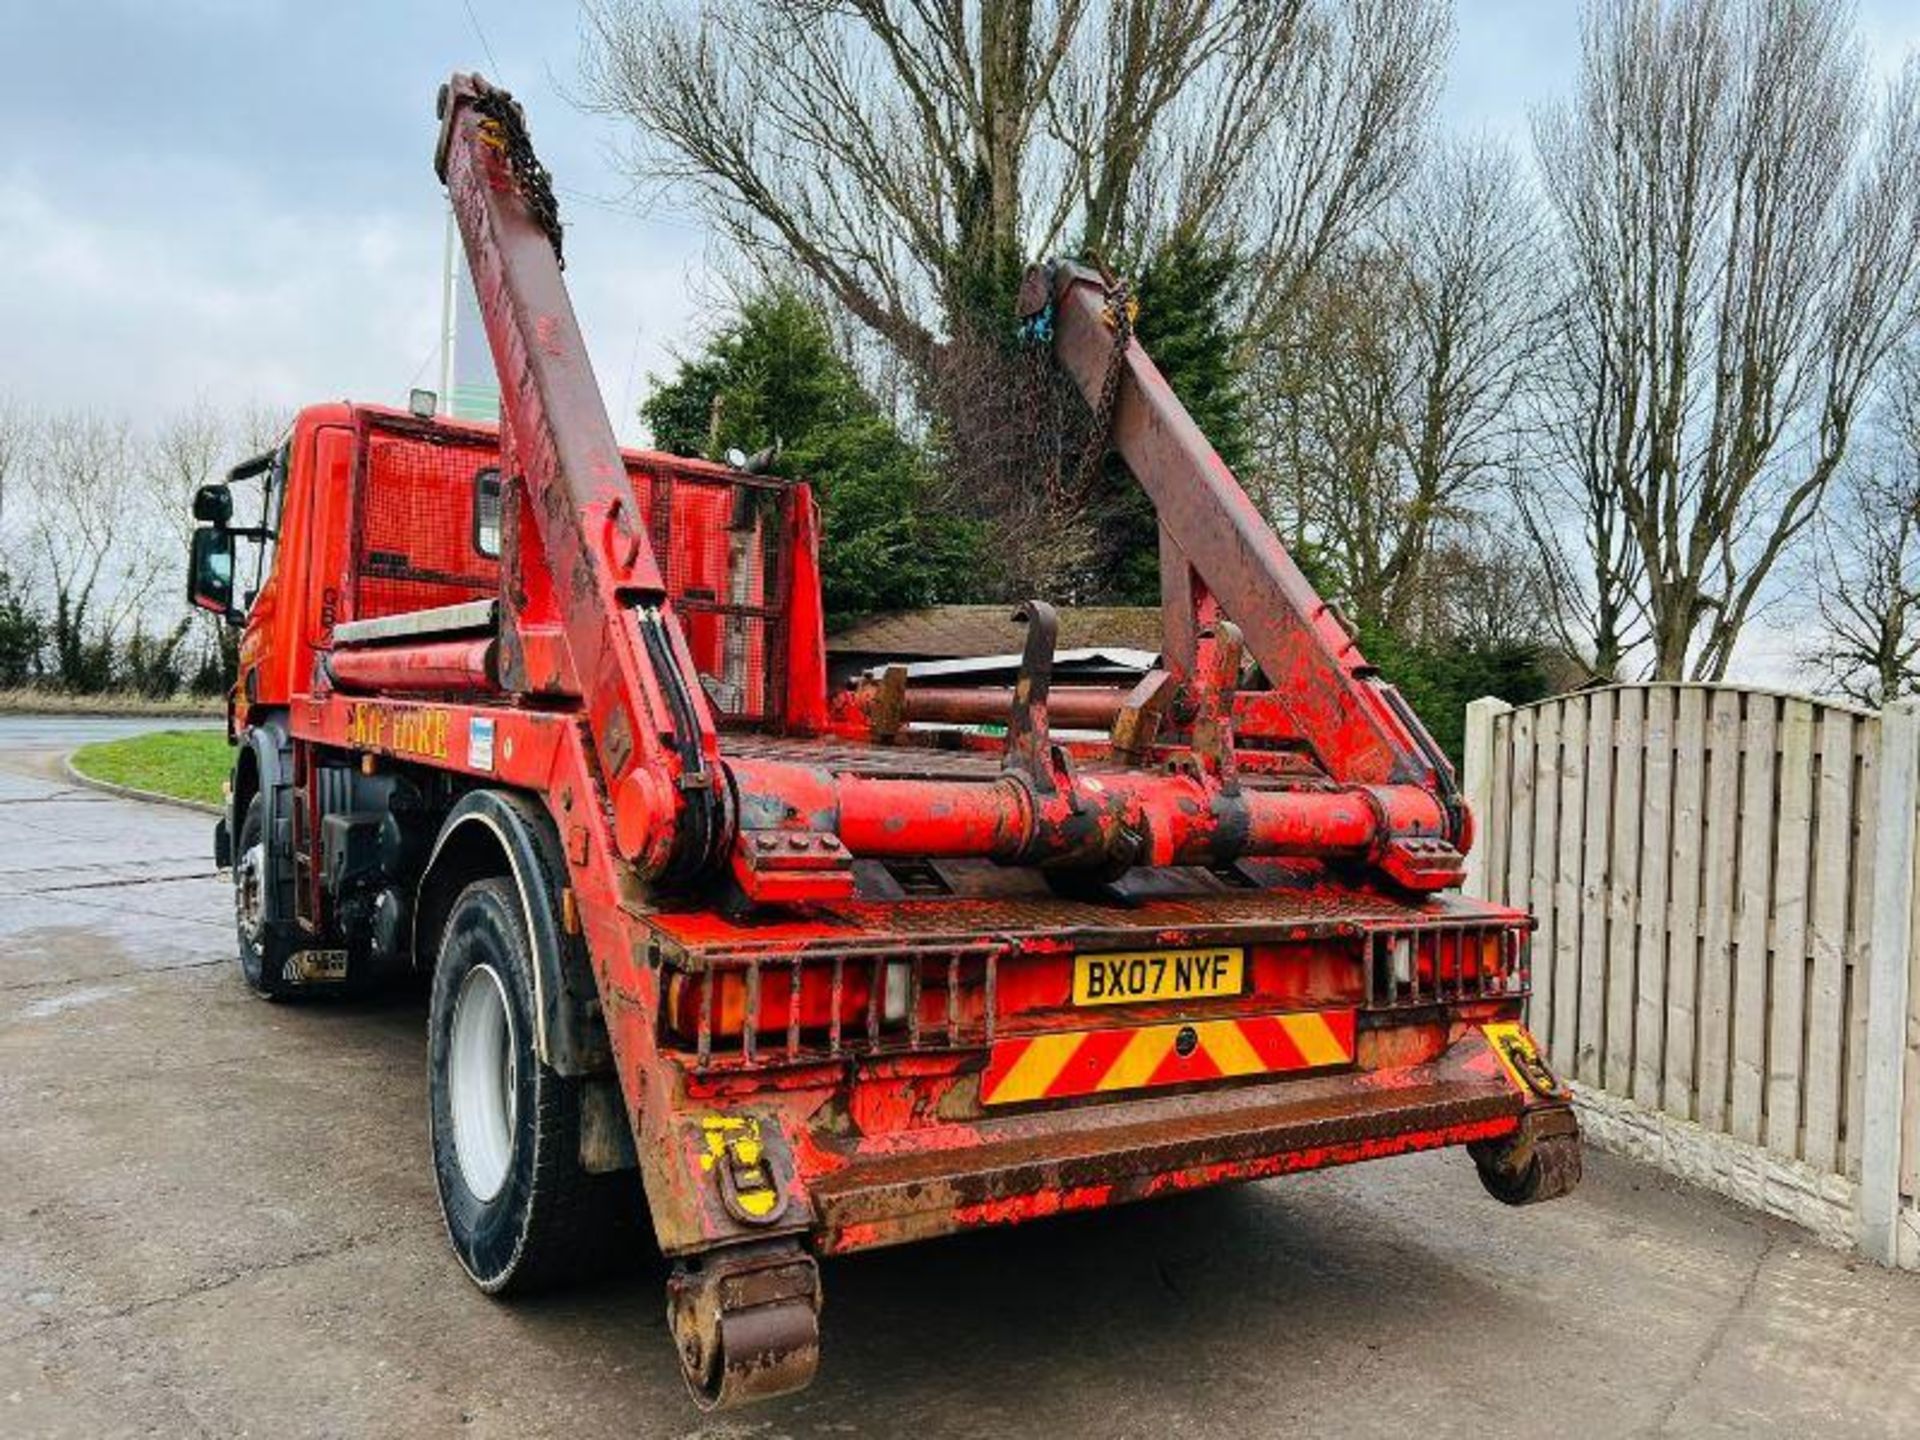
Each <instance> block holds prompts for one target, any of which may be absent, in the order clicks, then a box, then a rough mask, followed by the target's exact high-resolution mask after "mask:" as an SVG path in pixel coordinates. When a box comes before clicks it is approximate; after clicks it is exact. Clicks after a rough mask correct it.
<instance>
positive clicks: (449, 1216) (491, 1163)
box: [427, 878, 638, 1294]
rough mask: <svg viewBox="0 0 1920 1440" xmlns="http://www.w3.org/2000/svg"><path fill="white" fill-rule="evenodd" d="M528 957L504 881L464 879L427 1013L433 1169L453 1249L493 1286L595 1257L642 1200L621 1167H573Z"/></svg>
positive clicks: (512, 1287) (573, 1134)
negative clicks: (545, 1058) (540, 1044)
mask: <svg viewBox="0 0 1920 1440" xmlns="http://www.w3.org/2000/svg"><path fill="white" fill-rule="evenodd" d="M533 966H534V958H533V953H532V948H531V945H530V944H529V941H528V938H527V933H526V925H525V921H524V918H523V916H522V912H521V907H520V898H519V895H518V893H517V892H516V890H515V889H514V886H513V883H512V881H510V880H507V879H502V878H490V879H486V880H478V881H475V882H474V883H473V884H471V885H469V886H467V888H466V889H465V890H463V891H461V892H460V894H459V896H458V897H457V898H456V899H455V900H454V902H453V908H452V909H451V910H450V911H449V912H448V915H447V921H446V928H445V930H444V931H443V932H442V939H441V944H440V955H439V960H438V963H437V964H436V966H435V967H434V974H433V1000H432V1005H431V1008H430V1011H429V1015H428V1021H427V1035H428V1044H427V1072H428V1073H427V1083H428V1090H429V1099H430V1111H431V1121H430V1124H431V1130H432V1140H433V1169H434V1178H435V1180H436V1182H437V1183H438V1187H439V1192H440V1211H441V1214H442V1215H443V1216H444V1217H445V1219H446V1223H447V1235H448V1237H449V1238H450V1239H451V1240H452V1241H453V1248H454V1252H455V1253H456V1254H457V1255H458V1256H459V1257H460V1263H461V1264H462V1265H463V1266H465V1267H466V1271H467V1274H468V1275H469V1276H470V1277H472V1279H473V1282H474V1284H476V1285H478V1286H479V1287H480V1288H481V1289H482V1290H485V1291H487V1292H488V1293H490V1294H504V1293H508V1292H516V1291H525V1290H530V1289H535V1288H538V1287H539V1286H541V1285H545V1284H549V1283H552V1282H554V1281H557V1280H561V1279H565V1278H570V1277H571V1276H573V1275H575V1274H578V1273H580V1272H581V1271H583V1270H584V1269H586V1268H587V1267H588V1266H589V1265H592V1264H594V1263H595V1262H601V1263H604V1262H605V1261H606V1260H607V1259H608V1258H610V1257H609V1251H610V1250H614V1249H617V1248H619V1246H618V1241H619V1240H620V1239H621V1238H622V1232H623V1231H625V1230H626V1229H628V1228H629V1227H630V1225H631V1222H632V1214H631V1213H629V1214H628V1215H627V1216H626V1217H625V1218H626V1219H627V1220H628V1224H627V1225H622V1224H621V1223H620V1221H621V1219H622V1218H623V1214H622V1212H623V1211H625V1212H636V1211H637V1203H638V1202H637V1196H636V1195H635V1194H634V1188H633V1187H632V1185H631V1183H630V1180H631V1177H630V1176H624V1175H618V1174H616V1175H590V1174H587V1173H586V1172H585V1171H583V1170H582V1169H581V1168H580V1163H579V1155H580V1148H579V1147H580V1082H579V1081H577V1080H572V1079H569V1078H567V1077H566V1076H563V1075H560V1074H558V1073H556V1072H555V1071H554V1070H552V1069H550V1068H549V1067H548V1066H546V1065H544V1064H542V1063H541V1061H540V1058H539V1056H538V1054H537V1053H536V1052H535V1050H534V1032H533V1015H534V1009H533V1005H534V1001H533V995H534V990H533ZM623 1182H628V1183H623Z"/></svg>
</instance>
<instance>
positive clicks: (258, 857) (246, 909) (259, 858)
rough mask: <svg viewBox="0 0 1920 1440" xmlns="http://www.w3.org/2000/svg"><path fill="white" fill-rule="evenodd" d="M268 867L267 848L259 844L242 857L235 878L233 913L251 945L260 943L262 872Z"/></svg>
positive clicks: (248, 849) (243, 934)
mask: <svg viewBox="0 0 1920 1440" xmlns="http://www.w3.org/2000/svg"><path fill="white" fill-rule="evenodd" d="M266 865H267V847H266V846H265V845H263V844H260V843H258V842H256V843H254V844H252V845H249V846H248V847H247V850H246V853H245V854H244V855H242V856H241V857H240V865H239V868H238V869H236V870H235V871H234V876H233V913H234V918H235V919H236V920H237V921H238V922H239V924H240V934H241V935H242V936H243V937H244V938H245V940H246V942H247V943H248V944H249V945H254V946H257V945H259V943H260V928H261V927H260V921H261V909H262V906H261V896H260V891H261V885H260V876H261V872H262V871H263V870H265V869H266Z"/></svg>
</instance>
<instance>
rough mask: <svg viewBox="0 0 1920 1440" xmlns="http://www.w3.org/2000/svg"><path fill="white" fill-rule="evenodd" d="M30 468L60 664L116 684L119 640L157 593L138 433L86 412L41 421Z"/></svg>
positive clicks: (78, 679) (79, 684)
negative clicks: (146, 539) (141, 494)
mask: <svg viewBox="0 0 1920 1440" xmlns="http://www.w3.org/2000/svg"><path fill="white" fill-rule="evenodd" d="M35 441H36V443H35V444H34V446H33V447H32V450H31V452H30V455H29V459H28V462H27V464H26V466H25V467H24V468H25V470H26V472H27V477H28V480H29V483H30V486H31V491H32V513H31V514H30V516H29V517H28V519H27V522H26V528H27V534H28V543H29V548H30V552H31V554H32V557H33V560H34V562H35V564H36V568H37V571H38V573H37V575H36V576H35V580H36V583H37V588H39V590H40V591H41V593H42V594H44V595H45V596H46V598H47V600H48V601H50V602H51V606H52V614H51V617H50V625H49V631H50V634H49V639H50V642H51V644H52V646H53V651H54V655H53V659H54V672H55V674H56V676H57V677H58V678H59V680H60V681H61V683H62V684H65V685H67V686H70V687H72V688H75V689H100V688H104V687H105V686H106V685H108V684H109V683H111V680H112V678H113V665H114V657H115V652H116V649H117V648H118V646H119V644H120V643H121V641H122V640H123V638H124V637H125V636H127V635H129V634H131V633H132V630H133V628H134V627H135V625H137V623H138V621H139V618H140V616H141V614H142V611H143V609H144V607H145V606H146V605H147V603H148V602H149V600H150V599H151V598H152V596H153V594H154V590H155V586H156V584H157V582H158V580H159V577H160V573H161V572H160V567H159V565H158V563H157V558H156V555H155V553H154V551H153V550H152V547H150V546H148V545H145V544H143V543H140V539H139V537H140V532H141V530H142V528H143V526H144V525H145V523H147V521H148V517H147V516H145V515H142V514H141V513H140V506H139V505H138V504H137V503H133V504H130V503H129V501H130V499H134V498H135V497H137V495H138V480H139V472H138V469H137V459H136V453H137V452H136V446H135V444H134V438H133V432H132V430H131V428H130V427H129V426H128V425H127V423H126V422H125V421H124V420H120V419H116V418H112V417H108V416H105V415H100V414H96V413H92V412H87V411H74V412H70V413H65V414H58V415H51V416H48V417H46V419H45V420H44V421H43V422H42V423H41V424H40V425H39V426H38V427H37V428H36V432H35Z"/></svg>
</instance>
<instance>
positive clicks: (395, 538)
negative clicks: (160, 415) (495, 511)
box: [348, 415, 791, 729]
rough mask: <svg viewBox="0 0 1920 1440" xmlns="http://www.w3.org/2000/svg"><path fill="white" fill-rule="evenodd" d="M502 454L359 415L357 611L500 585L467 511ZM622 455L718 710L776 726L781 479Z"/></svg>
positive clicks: (455, 434) (734, 720)
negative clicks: (721, 472) (700, 468)
mask: <svg viewBox="0 0 1920 1440" xmlns="http://www.w3.org/2000/svg"><path fill="white" fill-rule="evenodd" d="M499 460H500V456H499V449H498V446H497V444H496V442H495V440H494V437H493V436H491V435H488V434H484V433H474V432H471V431H453V430H448V429H445V428H443V427H440V426H437V425H435V424H433V423H431V422H428V421H416V420H409V419H406V418H403V417H399V416H378V415H367V416H363V417H362V421H361V447H360V463H359V464H358V466H357V467H356V471H355V493H354V516H355V521H354V531H355V533H354V539H353V546H354V564H353V576H352V603H351V609H350V610H349V612H348V613H349V614H350V615H351V616H352V617H353V618H355V619H362V620H367V619H373V618H375V617H378V616H383V615H395V614H401V613H405V612H409V611H414V610H427V609H432V608H435V607H437V606H442V605H456V604H460V603H462V602H465V601H469V600H483V599H490V598H492V597H494V596H496V595H498V594H499V590H500V565H499V562H498V560H497V559H495V558H493V557H490V556H487V555H484V554H482V553H481V551H480V549H479V539H480V536H479V529H478V526H477V523H476V519H477V517H476V514H475V510H476V505H477V503H478V498H479V491H480V477H481V475H482V473H483V472H489V471H492V470H493V469H494V468H495V467H497V466H498V464H499ZM626 465H627V474H628V477H629V479H630V480H631V481H632V483H633V490H634V495H635V497H636V498H637V500H638V501H639V505H640V510H641V514H642V517H643V519H644V521H645V523H646V525H647V529H648V533H649V536H650V538H651V540H652V543H653V548H654V553H655V555H656V557H657V558H658V560H659V564H660V570H661V574H662V575H663V576H664V578H665V580H666V585H667V595H668V597H669V599H670V600H671V601H672V602H673V605H674V609H675V611H676V612H677V613H678V615H679V617H680V625H681V628H682V630H683V631H684V632H685V634H686V637H687V647H688V649H689V650H690V651H691V652H692V654H693V660H694V666H695V668H696V669H697V670H698V672H699V675H700V681H701V687H702V689H704V690H705V692H706V696H707V700H708V703H709V704H710V705H711V706H712V707H713V710H714V714H715V718H716V719H717V720H719V721H720V722H721V723H722V724H724V725H727V726H728V727H730V728H734V727H738V728H755V729H759V728H773V727H777V726H778V724H779V722H780V720H781V718H782V711H783V708H784V700H785V695H786V675H785V663H784V662H785V656H786V644H787V634H786V614H785V606H786V598H787V597H786V590H785V584H786V580H787V577H786V576H784V575H783V574H781V573H780V560H781V556H782V554H783V549H782V545H783V541H784V538H785V535H786V526H787V524H788V517H789V514H790V504H791V502H790V497H789V490H788V486H787V484H786V482H784V481H780V480H775V479H771V478H768V477H765V476H753V475H735V474H712V473H708V472H706V471H704V470H699V469H695V468H693V467H683V466H680V465H677V464H675V463H674V462H673V461H672V460H671V459H669V458H668V457H666V456H652V455H635V454H632V453H630V452H629V453H628V454H627V455H626Z"/></svg>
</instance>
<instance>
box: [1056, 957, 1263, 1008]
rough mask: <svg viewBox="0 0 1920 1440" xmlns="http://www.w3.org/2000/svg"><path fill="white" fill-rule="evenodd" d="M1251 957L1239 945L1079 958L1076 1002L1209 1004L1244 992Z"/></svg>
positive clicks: (1075, 974)
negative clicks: (1177, 1002)
mask: <svg viewBox="0 0 1920 1440" xmlns="http://www.w3.org/2000/svg"><path fill="white" fill-rule="evenodd" d="M1246 971H1247V954H1246V951H1244V950H1242V949H1241V948H1240V947H1239V946H1237V945H1223V946H1217V947H1214V948H1212V949H1206V950H1129V951H1122V952H1119V953H1116V954H1110V955H1076V956H1074V959H1073V1003H1074V1004H1076V1005H1131V1004H1135V1003H1138V1002H1140V1001H1147V1000H1205V999H1210V998H1212V997H1213V996H1217V995H1238V994H1239V993H1240V992H1241V991H1242V990H1244V989H1245V988H1246Z"/></svg>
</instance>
